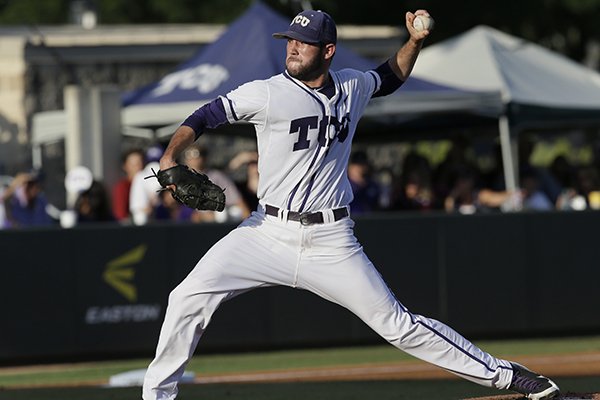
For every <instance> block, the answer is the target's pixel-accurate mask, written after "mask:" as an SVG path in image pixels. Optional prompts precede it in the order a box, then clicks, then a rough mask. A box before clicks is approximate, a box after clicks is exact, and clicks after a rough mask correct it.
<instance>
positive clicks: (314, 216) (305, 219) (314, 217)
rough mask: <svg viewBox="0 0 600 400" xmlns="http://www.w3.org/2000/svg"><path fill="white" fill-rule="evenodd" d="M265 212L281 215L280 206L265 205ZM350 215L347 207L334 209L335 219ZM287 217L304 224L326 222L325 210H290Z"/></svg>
mask: <svg viewBox="0 0 600 400" xmlns="http://www.w3.org/2000/svg"><path fill="white" fill-rule="evenodd" d="M265 213H267V214H268V215H272V216H274V217H278V216H279V208H277V207H274V206H270V205H268V204H267V205H265ZM347 216H348V209H347V208H346V207H342V208H336V209H335V210H333V220H334V221H339V220H340V219H342V218H346V217H347ZM287 219H288V220H290V221H298V222H300V223H301V224H302V225H313V224H322V223H323V222H325V219H324V218H323V212H321V211H317V212H303V213H300V212H297V211H288V213H287Z"/></svg>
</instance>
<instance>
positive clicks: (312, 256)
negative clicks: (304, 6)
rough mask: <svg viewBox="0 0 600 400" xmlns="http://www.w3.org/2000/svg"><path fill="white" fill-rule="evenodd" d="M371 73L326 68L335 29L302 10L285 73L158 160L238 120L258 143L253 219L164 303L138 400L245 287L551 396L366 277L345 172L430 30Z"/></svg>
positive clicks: (168, 160) (168, 162)
mask: <svg viewBox="0 0 600 400" xmlns="http://www.w3.org/2000/svg"><path fill="white" fill-rule="evenodd" d="M416 15H428V13H427V11H425V10H418V11H416V12H415V13H414V14H413V13H411V12H408V13H406V17H405V19H406V28H407V29H408V32H409V34H410V37H409V39H408V41H407V42H406V43H405V44H404V45H403V46H402V47H401V48H400V49H399V50H398V52H397V53H396V54H395V55H394V56H392V57H391V58H390V59H389V60H387V61H386V62H384V63H383V64H382V65H380V66H379V67H377V68H375V69H374V70H371V71H367V72H360V71H356V70H351V69H344V70H341V71H331V70H330V69H329V67H330V64H331V60H332V58H333V57H334V55H335V50H336V39H337V31H336V27H335V23H334V21H333V20H332V18H331V17H330V16H329V15H328V14H326V13H324V12H321V11H303V12H301V13H300V14H298V15H297V16H296V17H295V18H294V19H293V20H292V22H291V24H290V26H289V28H288V30H287V31H286V32H281V33H275V34H274V35H273V36H274V37H275V38H280V39H286V40H287V51H286V70H285V71H284V72H283V73H281V74H279V75H276V76H273V77H271V78H269V79H266V80H259V81H252V82H249V83H246V84H244V85H242V86H240V87H239V88H237V89H235V90H233V91H231V92H229V93H227V94H226V95H224V96H221V97H219V98H217V99H215V100H214V101H212V102H210V103H208V104H206V105H204V106H203V107H201V108H199V109H198V110H196V111H195V112H194V113H193V114H192V115H190V116H189V117H188V118H187V119H186V120H185V121H184V122H183V124H182V125H181V126H180V127H179V128H178V129H177V131H176V132H175V133H174V135H173V137H172V138H171V141H170V143H169V146H168V147H167V149H166V151H165V153H164V155H163V157H162V158H161V160H160V167H161V169H163V170H164V169H167V168H170V167H173V166H175V165H176V163H175V160H176V159H177V157H178V156H179V155H180V153H181V152H182V151H184V149H185V148H187V147H188V146H189V145H190V144H192V143H193V142H194V141H195V140H196V139H197V138H198V137H199V136H200V135H201V134H202V133H203V131H204V130H205V129H206V128H214V127H216V126H219V125H222V124H234V123H237V122H242V121H244V122H248V123H251V124H253V125H254V127H255V130H256V138H257V144H258V153H259V158H258V170H259V175H260V180H259V185H258V198H259V206H258V210H257V211H255V212H254V213H252V214H251V215H250V216H249V217H248V218H247V219H246V220H244V221H243V222H242V223H241V224H240V225H239V226H238V227H237V228H236V229H234V230H233V231H232V232H230V233H229V234H228V235H227V236H225V237H224V238H223V239H221V240H220V241H219V242H218V243H216V244H215V245H214V246H213V247H212V248H211V249H210V250H209V251H208V252H207V253H206V254H205V255H204V256H203V257H202V259H201V260H200V261H199V262H198V263H197V265H196V266H195V268H194V269H193V270H192V271H191V272H190V274H189V275H188V276H187V277H186V278H185V279H184V280H183V282H181V284H179V285H178V286H177V287H176V288H175V289H174V290H173V291H172V292H171V294H170V296H169V305H168V307H167V311H166V315H165V319H164V322H163V326H162V329H161V332H160V338H159V341H158V345H157V349H156V356H155V358H154V360H153V361H152V363H151V364H150V366H149V368H148V371H147V373H146V377H145V381H144V387H143V398H144V399H145V400H154V399H163V400H164V399H174V398H175V397H176V395H177V382H178V380H179V379H180V377H181V376H182V374H183V372H184V369H185V366H186V363H187V362H188V360H189V358H190V357H191V356H192V354H193V353H194V350H195V347H196V345H197V343H198V341H199V340H200V338H201V336H202V334H203V332H204V331H205V330H206V328H207V326H208V324H209V322H210V320H211V317H212V315H213V313H214V312H215V311H216V310H217V308H218V307H219V305H220V304H221V303H223V302H224V301H226V300H229V299H231V298H233V297H235V296H237V295H240V294H242V293H245V292H247V291H249V290H252V289H254V288H260V287H267V286H274V285H285V286H289V287H293V288H298V289H304V290H310V291H311V292H313V293H315V294H317V295H319V296H321V297H323V298H324V299H326V300H329V301H332V302H334V303H337V304H339V305H341V306H343V307H345V308H347V309H348V310H350V311H352V312H353V313H354V314H356V315H357V316H358V317H359V318H361V319H362V320H363V321H364V322H365V323H366V324H368V325H369V326H370V327H371V328H372V329H373V330H375V331H376V332H377V333H379V334H380V335H381V336H382V337H383V338H385V339H386V340H387V341H388V342H390V343H391V344H392V345H394V346H396V347H397V348H399V349H401V350H403V351H405V352H407V353H409V354H411V355H413V356H415V357H417V358H420V359H422V360H425V361H427V362H430V363H432V364H435V365H437V366H439V367H441V368H444V369H446V370H448V371H450V372H452V373H454V374H456V375H458V376H461V377H463V378H465V379H468V380H470V381H473V382H475V383H478V384H480V385H483V386H487V387H495V388H498V389H509V390H512V391H516V392H519V393H522V394H524V395H526V396H527V397H528V398H530V399H548V398H552V397H555V396H557V395H558V393H559V390H558V387H557V386H556V385H555V384H554V383H553V382H552V381H551V380H549V379H548V378H545V377H543V376H540V375H537V374H535V373H533V372H531V371H529V370H528V369H526V368H525V367H523V366H520V365H518V364H516V363H512V362H509V361H506V360H502V359H498V358H496V357H494V356H492V355H490V354H488V353H486V352H484V351H482V350H481V349H479V348H477V347H475V346H474V345H473V344H472V343H470V342H469V341H467V340H466V339H465V338H463V337H462V336H460V335H459V334H458V333H457V332H455V331H454V330H452V329H451V328H450V327H448V326H446V325H444V324H443V323H441V322H439V321H435V320H433V319H429V318H426V317H423V316H420V315H416V314H413V313H411V312H410V311H409V310H408V309H407V308H406V307H405V306H404V305H403V304H401V303H400V302H399V301H398V300H397V299H396V297H395V296H394V294H393V293H392V292H391V290H390V289H389V288H388V286H387V285H386V283H385V282H384V280H383V278H382V277H381V275H380V274H379V273H378V272H377V270H376V269H375V267H374V266H373V264H372V263H371V261H370V260H369V259H368V258H367V256H366V255H365V253H364V252H363V249H362V247H361V245H360V244H359V242H358V241H357V239H356V238H355V236H354V232H353V226H354V222H353V221H352V219H351V218H350V215H349V211H348V210H349V207H348V204H349V203H350V201H351V200H352V190H351V188H350V183H349V182H348V178H347V173H346V167H347V164H348V158H349V155H350V148H351V143H352V139H353V137H354V133H355V130H356V126H357V123H358V120H359V118H360V116H361V115H362V113H363V111H364V109H365V107H366V106H367V103H368V102H369V100H370V99H371V98H373V97H377V96H384V95H387V94H389V93H392V92H393V91H395V90H396V89H398V88H399V87H400V86H401V85H402V83H403V82H404V81H405V80H406V79H407V78H408V76H409V74H410V72H411V70H412V68H413V65H414V63H415V61H416V58H417V55H418V54H419V51H420V49H421V46H422V44H423V41H424V39H425V38H426V37H427V36H428V34H429V31H427V30H424V31H417V30H415V29H414V28H413V25H412V23H413V20H414V18H415V16H416Z"/></svg>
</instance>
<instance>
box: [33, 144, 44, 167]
mask: <svg viewBox="0 0 600 400" xmlns="http://www.w3.org/2000/svg"><path fill="white" fill-rule="evenodd" d="M31 160H32V165H33V168H34V169H38V170H39V169H42V145H41V144H39V143H36V144H34V145H33V147H32V148H31Z"/></svg>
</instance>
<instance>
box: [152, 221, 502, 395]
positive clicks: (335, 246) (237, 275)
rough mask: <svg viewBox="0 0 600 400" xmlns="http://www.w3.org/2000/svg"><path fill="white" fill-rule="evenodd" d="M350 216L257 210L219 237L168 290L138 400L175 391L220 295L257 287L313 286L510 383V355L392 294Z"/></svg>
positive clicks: (396, 336) (389, 328)
mask: <svg viewBox="0 0 600 400" xmlns="http://www.w3.org/2000/svg"><path fill="white" fill-rule="evenodd" d="M353 227H354V222H353V221H352V220H351V219H350V218H343V219H341V220H340V221H337V222H331V223H324V224H315V225H310V226H303V225H301V224H300V223H298V222H295V221H285V220H281V219H279V218H278V217H272V216H269V215H265V214H264V213H262V212H254V213H253V214H252V215H251V216H250V217H249V218H248V219H247V220H245V221H244V222H242V224H241V225H240V226H239V227H238V228H236V229H234V230H233V231H232V232H230V233H229V234H228V235H227V236H225V237H224V238H223V239H221V240H220V241H219V242H218V243H216V244H215V245H214V246H213V247H212V248H211V249H210V250H209V251H208V252H207V253H206V255H205V256H204V257H202V259H201V260H200V261H199V262H198V264H197V265H196V267H195V268H194V269H193V270H192V271H191V272H190V274H189V275H188V276H187V277H186V278H185V279H184V280H183V281H182V282H181V284H179V286H177V287H176V288H175V289H174V290H173V291H172V292H171V294H170V296H169V305H168V307H167V312H166V315H165V319H164V322H163V326H162V329H161V332H160V338H159V341H158V346H157V349H156V356H155V358H154V360H153V361H152V363H151V364H150V366H149V367H148V371H147V373H146V377H145V380H144V387H143V399H145V400H167V399H169V400H170V399H174V398H175V397H176V396H177V382H178V380H179V379H180V378H181V376H182V374H183V372H184V369H185V367H186V364H187V362H188V360H189V359H190V357H191V356H192V355H193V353H194V350H195V348H196V345H197V343H198V341H199V340H200V337H201V336H202V333H203V332H204V331H205V329H206V328H207V326H208V324H209V323H210V320H211V316H212V315H213V313H214V312H215V311H216V310H217V308H218V307H219V305H220V304H221V303H223V302H224V301H226V300H228V299H231V298H233V297H235V296H237V295H239V294H241V293H244V292H246V291H249V290H251V289H254V288H258V287H266V286H273V285H285V286H291V287H295V288H300V289H306V290H310V291H311V292H313V293H315V294H317V295H319V296H321V297H322V298H324V299H326V300H329V301H332V302H334V303H337V304H339V305H341V306H343V307H345V308H347V309H348V310H350V311H352V312H353V313H354V314H356V315H357V316H358V317H359V318H361V319H362V320H363V321H364V322H365V323H366V324H367V325H369V326H370V327H371V328H372V329H373V330H375V332H377V333H378V334H379V335H381V336H382V337H383V338H385V339H386V340H387V341H388V342H390V343H391V344H392V345H394V346H396V347H397V348H399V349H401V350H403V351H405V352H407V353H409V354H411V355H413V356H415V357H417V358H420V359H422V360H425V361H427V362H429V363H432V364H435V365H437V366H439V367H441V368H444V369H446V370H448V371H450V372H452V373H455V374H456V375H459V376H461V377H463V378H465V379H468V380H470V381H473V382H475V383H478V384H480V385H483V386H488V387H495V388H498V389H507V388H508V386H509V385H510V381H511V378H512V368H511V366H510V364H509V362H508V361H505V360H501V359H497V358H495V357H493V356H492V355H490V354H488V353H486V352H484V351H482V350H481V349H479V348H477V347H476V346H474V345H473V344H472V343H470V342H469V341H468V340H466V339H465V338H463V337H462V336H461V335H459V334H458V333H457V332H455V331H454V330H452V329H451V328H450V327H448V326H446V325H444V324H443V323H441V322H439V321H436V320H433V319H428V318H425V317H423V316H420V315H415V314H412V313H410V312H409V311H408V309H407V308H406V307H404V306H403V305H402V304H401V303H399V302H398V300H396V298H395V297H394V294H393V293H392V292H391V291H390V289H389V288H388V286H387V285H386V283H385V282H384V280H383V279H382V277H381V275H380V274H379V272H378V271H377V270H376V269H375V267H374V266H373V264H372V263H371V261H369V259H368V258H367V256H366V255H365V253H364V252H363V249H362V246H361V245H360V244H359V243H358V241H357V239H356V238H355V236H354V231H353Z"/></svg>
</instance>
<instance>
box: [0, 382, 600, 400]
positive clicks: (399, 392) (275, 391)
mask: <svg viewBox="0 0 600 400" xmlns="http://www.w3.org/2000/svg"><path fill="white" fill-rule="evenodd" d="M557 383H558V385H559V386H560V387H561V388H562V389H563V391H565V392H567V391H569V392H598V391H599V389H600V377H588V378H565V379H557ZM140 393H141V392H140V389H139V388H123V389H105V388H61V389H23V390H0V400H131V399H140V398H141V396H140ZM502 393H503V392H500V391H497V390H494V389H488V388H484V387H481V386H478V385H475V384H474V383H471V382H467V381H464V380H438V381H356V382H307V383H273V384H235V385H225V384H219V385H182V386H181V389H180V395H179V397H178V400H195V399H202V400H307V399H310V400H370V399H376V400H414V399H426V400H449V399H464V398H470V397H478V396H486V395H498V394H502Z"/></svg>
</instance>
